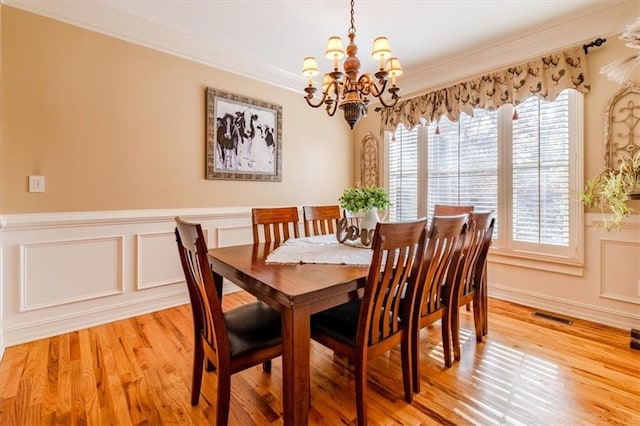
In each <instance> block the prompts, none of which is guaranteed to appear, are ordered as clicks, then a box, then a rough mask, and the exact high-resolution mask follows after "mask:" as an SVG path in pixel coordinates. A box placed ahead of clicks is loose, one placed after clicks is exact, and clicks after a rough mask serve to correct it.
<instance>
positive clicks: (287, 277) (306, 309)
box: [208, 243, 369, 425]
mask: <svg viewBox="0 0 640 426" xmlns="http://www.w3.org/2000/svg"><path fill="white" fill-rule="evenodd" d="M275 248H276V246H275V245H274V244H273V243H260V244H248V245H239V246H231V247H220V248H212V249H209V252H208V253H209V258H210V262H211V267H212V270H213V274H214V282H215V284H216V288H218V291H221V289H222V282H223V278H226V279H228V280H229V281H231V282H233V283H234V284H236V285H237V286H238V287H240V288H242V289H244V290H246V291H247V292H249V293H251V294H253V295H254V296H256V297H257V298H258V299H260V300H262V301H264V302H265V303H267V304H269V305H270V306H272V307H273V308H275V309H276V310H278V311H279V312H280V313H281V314H282V394H283V395H282V398H283V410H284V419H283V420H284V424H285V425H303V424H308V420H309V402H310V395H309V392H310V380H311V378H310V370H311V368H310V360H311V355H310V352H311V327H310V324H311V323H310V318H311V315H312V314H314V313H316V312H319V311H322V310H324V309H327V308H331V307H333V306H337V305H340V304H342V303H345V302H348V301H349V300H353V299H355V298H356V297H359V294H358V291H359V290H360V293H361V292H362V289H363V288H364V285H365V282H366V276H367V273H368V271H369V268H368V266H353V265H340V264H315V263H296V264H276V263H266V258H267V256H268V255H269V253H271V252H272V251H273V250H274V249H275ZM360 295H361V294H360Z"/></svg>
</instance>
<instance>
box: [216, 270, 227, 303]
mask: <svg viewBox="0 0 640 426" xmlns="http://www.w3.org/2000/svg"><path fill="white" fill-rule="evenodd" d="M213 284H214V285H215V287H216V291H217V292H218V297H219V298H220V300H222V286H223V284H224V278H223V277H222V275H220V274H218V273H216V272H214V273H213Z"/></svg>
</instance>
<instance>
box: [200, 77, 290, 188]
mask: <svg viewBox="0 0 640 426" xmlns="http://www.w3.org/2000/svg"><path fill="white" fill-rule="evenodd" d="M205 177H206V179H223V180H249V181H267V182H280V181H282V107H281V106H280V105H276V104H274V103H270V102H266V101H261V100H258V99H253V98H249V97H247V96H241V95H236V94H232V93H229V92H225V91H223V90H217V89H213V88H210V87H208V88H207V89H206V173H205Z"/></svg>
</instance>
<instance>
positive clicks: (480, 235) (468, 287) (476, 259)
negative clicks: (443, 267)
mask: <svg viewBox="0 0 640 426" xmlns="http://www.w3.org/2000/svg"><path fill="white" fill-rule="evenodd" d="M469 218H470V222H471V225H470V229H469V231H468V232H467V233H466V234H465V242H464V247H463V256H464V257H463V262H462V267H461V268H459V272H458V277H457V278H456V283H457V288H456V289H455V290H454V291H455V294H457V295H458V298H465V296H469V295H471V294H473V292H474V291H476V290H477V288H476V279H475V275H476V274H480V275H481V274H482V271H483V270H484V264H485V261H486V257H487V252H488V249H489V245H490V244H491V237H492V235H493V226H494V223H495V218H494V211H493V210H491V211H484V212H473V213H470V215H469ZM485 245H486V250H485ZM465 303H466V302H465Z"/></svg>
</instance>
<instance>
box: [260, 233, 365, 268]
mask: <svg viewBox="0 0 640 426" xmlns="http://www.w3.org/2000/svg"><path fill="white" fill-rule="evenodd" d="M372 255H373V250H371V249H369V248H362V247H357V246H355V243H354V245H351V244H341V243H339V242H338V240H337V239H336V236H335V235H333V234H330V235H317V236H314V237H304V238H292V239H289V240H287V241H285V242H284V243H283V244H282V245H281V246H280V247H278V248H276V249H275V250H274V251H273V252H271V253H270V254H269V255H268V256H267V259H266V263H325V264H337V265H362V266H369V265H370V264H371V258H372Z"/></svg>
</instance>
